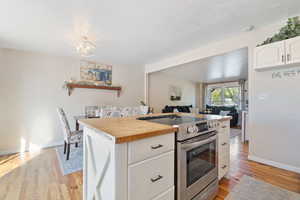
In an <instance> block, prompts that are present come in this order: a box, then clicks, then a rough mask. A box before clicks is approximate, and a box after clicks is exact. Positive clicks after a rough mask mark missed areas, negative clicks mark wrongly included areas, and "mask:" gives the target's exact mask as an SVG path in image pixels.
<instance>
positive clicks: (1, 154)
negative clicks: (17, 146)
mask: <svg viewBox="0 0 300 200" xmlns="http://www.w3.org/2000/svg"><path fill="white" fill-rule="evenodd" d="M63 144H64V143H63V142H54V143H52V144H48V145H44V146H42V147H41V149H47V148H52V147H57V146H61V145H63ZM28 151H29V150H26V151H25V152H28ZM15 153H21V151H17V150H15V151H1V152H0V156H7V155H11V154H15Z"/></svg>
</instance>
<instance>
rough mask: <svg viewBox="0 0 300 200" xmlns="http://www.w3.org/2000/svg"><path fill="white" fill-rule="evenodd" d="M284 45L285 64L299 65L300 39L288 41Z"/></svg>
mask: <svg viewBox="0 0 300 200" xmlns="http://www.w3.org/2000/svg"><path fill="white" fill-rule="evenodd" d="M285 44H286V55H287V63H288V64H294V63H300V37H295V38H292V39H288V40H286V42H285Z"/></svg>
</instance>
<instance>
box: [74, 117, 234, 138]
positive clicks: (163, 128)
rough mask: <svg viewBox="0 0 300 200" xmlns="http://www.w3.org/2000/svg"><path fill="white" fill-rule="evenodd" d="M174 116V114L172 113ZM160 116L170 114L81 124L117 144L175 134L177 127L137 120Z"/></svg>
mask: <svg viewBox="0 0 300 200" xmlns="http://www.w3.org/2000/svg"><path fill="white" fill-rule="evenodd" d="M172 114H174V113H172ZM158 115H170V113H163V114H162V113H159V114H150V115H142V116H135V117H123V118H102V119H101V118H94V119H84V120H80V121H79V123H80V124H81V125H83V126H85V127H88V128H91V129H94V130H96V131H99V132H101V133H104V134H106V135H107V136H108V137H110V138H112V139H113V140H114V141H115V143H116V144H120V143H126V142H132V141H135V140H140V139H144V138H148V137H153V136H158V135H163V134H168V133H173V132H175V131H176V130H177V128H176V127H173V126H169V125H164V124H159V123H154V122H148V121H145V120H137V119H136V118H138V117H145V116H158ZM176 115H186V116H193V117H200V118H201V117H206V118H208V119H209V120H220V121H224V120H230V119H231V117H230V116H224V117H223V116H218V115H195V114H186V113H176Z"/></svg>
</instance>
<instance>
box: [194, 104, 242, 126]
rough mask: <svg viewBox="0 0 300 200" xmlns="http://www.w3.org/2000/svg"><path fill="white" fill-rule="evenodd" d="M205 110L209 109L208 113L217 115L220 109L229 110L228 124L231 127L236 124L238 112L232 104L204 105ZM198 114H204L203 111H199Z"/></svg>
mask: <svg viewBox="0 0 300 200" xmlns="http://www.w3.org/2000/svg"><path fill="white" fill-rule="evenodd" d="M206 110H210V111H211V112H210V114H212V115H219V114H220V112H221V111H222V110H223V111H230V113H229V114H228V116H231V117H232V119H231V120H230V126H231V127H233V126H236V125H237V124H238V120H239V114H238V111H237V110H236V108H235V107H234V106H209V105H206ZM200 114H205V113H201V112H200Z"/></svg>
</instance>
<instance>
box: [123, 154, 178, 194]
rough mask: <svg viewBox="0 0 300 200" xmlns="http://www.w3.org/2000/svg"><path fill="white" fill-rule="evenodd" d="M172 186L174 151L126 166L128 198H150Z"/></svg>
mask: <svg viewBox="0 0 300 200" xmlns="http://www.w3.org/2000/svg"><path fill="white" fill-rule="evenodd" d="M173 186H174V151H171V152H168V153H165V154H162V155H160V156H157V157H154V158H151V159H148V160H145V161H142V162H140V163H137V164H134V165H131V166H129V168H128V199H130V200H141V199H143V200H151V199H153V198H154V197H156V196H158V195H160V194H162V193H163V192H165V191H166V190H168V188H171V187H173Z"/></svg>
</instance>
